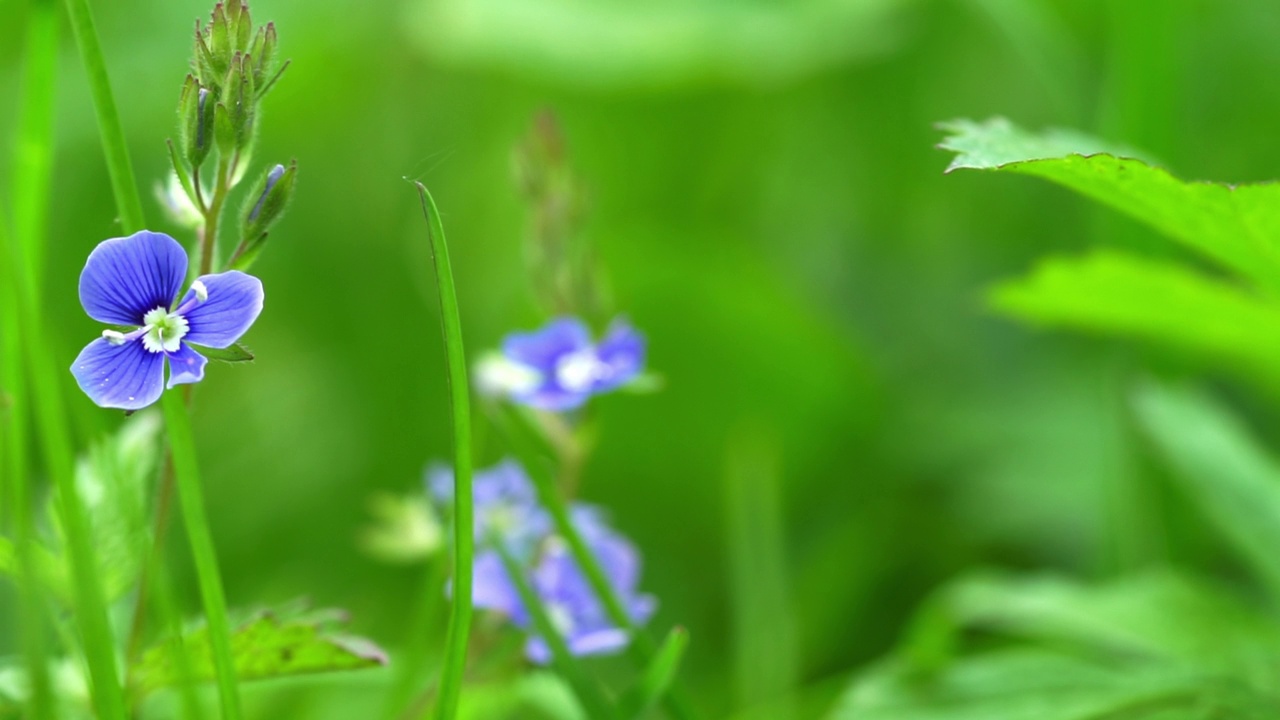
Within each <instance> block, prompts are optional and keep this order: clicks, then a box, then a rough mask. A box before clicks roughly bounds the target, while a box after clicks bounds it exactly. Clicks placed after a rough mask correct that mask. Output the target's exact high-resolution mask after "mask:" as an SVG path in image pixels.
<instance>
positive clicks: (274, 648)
mask: <svg viewBox="0 0 1280 720" xmlns="http://www.w3.org/2000/svg"><path fill="white" fill-rule="evenodd" d="M343 616H344V614H343V613H341V611H317V612H312V613H310V614H298V613H296V612H294V611H289V610H287V611H286V612H284V613H282V614H276V613H272V612H262V613H259V614H258V615H257V616H256V617H254V618H253V619H251V620H249V621H248V622H246V623H244V624H242V625H241V626H240V627H239V628H237V629H236V630H235V631H234V632H233V633H232V636H231V652H232V657H233V660H234V662H235V668H236V676H237V678H238V679H239V680H242V681H245V680H263V679H267V678H278V677H285V676H290V675H306V674H313V673H323V672H335V671H341V670H360V669H364V668H371V667H379V666H381V665H385V664H386V662H387V660H386V654H385V653H384V652H383V651H382V650H381V649H380V648H379V647H378V646H376V645H374V644H373V643H372V642H370V641H368V640H365V639H363V638H359V637H354V636H350V635H346V634H343V633H341V632H339V631H338V628H336V627H335V625H338V624H339V621H340V620H341V619H342V618H343ZM175 652H186V653H187V655H188V657H189V658H190V660H191V665H192V668H193V672H194V676H195V678H196V679H197V680H201V681H211V680H213V678H214V671H213V661H212V658H211V656H210V652H209V635H208V629H207V628H206V627H203V626H202V627H200V628H198V629H196V630H194V631H192V632H191V633H188V634H187V635H186V636H185V637H184V638H183V639H182V643H181V646H180V647H176V646H175V645H174V643H172V642H168V643H165V644H162V645H158V646H156V647H153V648H151V649H150V650H148V651H147V652H145V653H144V654H143V656H142V657H141V658H140V659H139V660H138V662H137V664H135V665H134V667H133V673H132V675H131V677H132V678H133V679H134V683H135V689H136V690H137V691H138V692H139V693H140V694H146V693H149V692H152V691H154V690H157V689H159V688H162V687H166V686H170V685H174V684H176V683H177V682H178V681H179V676H178V675H177V660H176V658H175V656H174V653H175Z"/></svg>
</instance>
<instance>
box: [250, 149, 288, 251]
mask: <svg viewBox="0 0 1280 720" xmlns="http://www.w3.org/2000/svg"><path fill="white" fill-rule="evenodd" d="M297 174H298V165H297V163H290V164H289V167H288V168H286V167H285V166H284V165H276V166H275V167H273V168H271V170H270V171H268V172H267V174H266V175H265V176H263V178H262V180H261V182H259V184H258V192H257V193H256V194H254V195H251V196H250V197H254V198H256V201H255V202H254V203H253V204H252V205H250V206H248V208H247V212H246V213H245V215H244V238H245V240H246V241H248V242H256V241H257V238H259V237H261V236H262V235H263V234H264V233H266V231H267V229H268V228H269V227H270V226H271V224H272V223H273V222H275V221H276V220H278V219H279V218H280V216H281V214H283V213H284V209H285V206H286V205H288V204H289V200H290V199H291V198H292V197H293V184H294V178H295V177H296V176H297Z"/></svg>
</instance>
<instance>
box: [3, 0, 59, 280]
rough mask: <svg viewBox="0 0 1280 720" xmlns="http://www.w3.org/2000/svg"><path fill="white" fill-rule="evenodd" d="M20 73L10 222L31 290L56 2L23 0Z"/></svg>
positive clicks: (43, 209) (45, 180) (53, 75)
mask: <svg viewBox="0 0 1280 720" xmlns="http://www.w3.org/2000/svg"><path fill="white" fill-rule="evenodd" d="M29 5H30V10H29V13H28V14H29V17H28V19H27V32H26V48H25V51H24V55H25V57H24V58H23V60H24V62H23V66H24V67H25V69H26V72H25V73H24V75H23V78H22V98H21V101H20V102H19V103H18V107H19V108H20V110H21V116H20V118H19V120H18V135H17V139H16V142H14V154H13V159H14V163H13V184H12V185H10V187H11V188H12V193H13V228H14V232H15V234H16V235H17V237H18V239H19V241H20V242H23V243H25V247H26V248H27V252H28V254H29V260H30V263H31V267H32V268H33V269H34V271H35V275H34V276H33V277H32V278H31V281H32V282H34V283H35V285H34V286H33V287H35V290H36V295H37V296H38V295H39V294H40V274H41V272H42V270H43V269H44V248H43V242H42V240H43V238H44V236H45V225H46V218H47V217H48V210H49V187H50V185H51V184H52V183H51V181H52V177H53V111H54V103H55V98H56V95H57V91H58V84H57V78H58V34H59V33H58V12H57V10H58V7H57V5H56V3H55V2H54V0H38V1H37V2H32V3H30V4H29Z"/></svg>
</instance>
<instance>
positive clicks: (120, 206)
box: [67, 0, 145, 232]
mask: <svg viewBox="0 0 1280 720" xmlns="http://www.w3.org/2000/svg"><path fill="white" fill-rule="evenodd" d="M67 13H68V15H70V16H71V28H72V29H73V30H74V31H75V35H76V43H77V44H78V45H79V46H80V57H81V60H82V61H83V62H84V70H85V73H86V74H87V75H88V77H89V91H90V93H91V94H92V95H93V109H94V111H95V112H96V113H97V116H98V128H99V130H100V132H101V135H102V150H103V152H105V153H106V156H107V172H108V173H109V174H110V176H111V190H112V192H113V193H114V194H115V198H116V208H117V212H119V213H120V224H121V225H122V226H123V227H124V230H125V232H136V231H138V230H141V229H142V227H143V225H144V224H145V223H144V221H143V213H142V201H141V200H140V199H139V198H138V183H137V181H136V180H135V179H134V176H133V164H132V163H131V162H130V160H129V148H128V146H127V145H126V144H125V140H124V130H123V129H122V128H121V126H120V113H119V112H117V111H116V101H115V97H114V95H112V93H111V80H110V78H109V77H108V76H107V64H106V61H105V60H104V59H103V57H102V46H101V45H100V44H99V43H98V31H97V29H96V28H95V27H94V22H93V13H92V12H91V11H90V10H89V2H88V0H67Z"/></svg>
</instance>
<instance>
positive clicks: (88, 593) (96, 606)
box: [5, 233, 125, 720]
mask: <svg viewBox="0 0 1280 720" xmlns="http://www.w3.org/2000/svg"><path fill="white" fill-rule="evenodd" d="M6 234H7V233H6ZM7 244H8V247H7V248H6V249H5V252H7V253H8V254H9V257H8V263H5V264H6V265H8V266H9V267H10V270H14V272H11V273H10V275H12V276H13V277H11V278H10V279H11V280H13V281H14V282H13V283H11V284H10V283H6V285H10V286H11V287H14V288H16V290H17V292H16V296H17V300H18V302H17V306H18V317H19V328H20V335H21V336H22V338H23V342H22V347H23V350H24V351H25V352H24V356H25V359H26V370H27V373H26V374H27V378H28V379H29V381H30V382H31V388H32V391H33V392H32V400H33V402H32V408H33V409H34V410H35V414H36V419H37V422H38V424H39V429H40V439H41V446H42V447H43V449H44V452H45V463H46V465H47V470H48V472H49V474H50V475H51V476H52V478H53V482H54V485H55V487H56V488H57V491H58V498H59V502H58V511H59V514H60V517H61V520H62V525H63V531H64V532H65V533H66V537H67V545H68V547H67V550H68V554H69V555H70V561H71V576H72V585H73V588H74V591H73V595H74V604H75V610H76V620H77V623H78V624H79V627H80V635H81V640H82V645H83V647H84V653H85V659H86V661H87V663H88V666H89V674H90V684H91V694H92V697H93V703H94V706H95V708H96V709H97V715H98V717H99V718H100V719H101V720H115V719H117V718H119V719H123V718H124V717H125V703H124V693H123V691H122V690H121V687H120V679H119V674H118V673H117V670H116V657H115V641H114V639H113V638H112V633H111V625H110V623H109V622H108V619H107V607H106V601H105V600H104V599H103V596H102V585H101V583H100V582H99V579H98V561H97V557H96V556H95V554H94V551H93V544H92V540H91V539H90V534H89V520H88V517H87V516H86V515H85V509H84V506H83V505H82V504H81V499H80V495H79V493H78V491H77V489H76V482H75V466H74V452H73V450H72V446H71V438H70V434H69V433H68V431H67V427H66V425H65V424H64V423H63V417H62V415H61V409H62V407H63V404H62V397H61V395H62V393H61V388H60V385H59V383H58V376H57V375H55V374H54V373H56V372H58V368H61V367H64V365H63V364H62V363H60V362H57V361H54V360H53V358H52V353H51V352H49V346H48V339H47V338H46V337H45V335H44V328H45V327H46V325H45V324H42V323H40V322H39V320H38V318H37V316H36V312H35V309H36V307H37V302H36V295H35V288H34V283H33V282H32V281H31V278H30V277H29V275H30V269H31V265H30V261H29V258H24V257H23V253H22V252H21V250H20V248H19V247H18V245H17V244H16V243H14V242H13V238H12V236H10V237H9V242H8V243H7ZM24 260H25V261H24ZM18 268H21V269H18Z"/></svg>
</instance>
